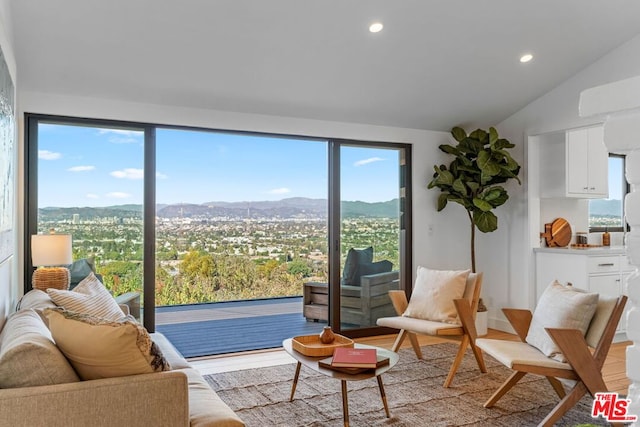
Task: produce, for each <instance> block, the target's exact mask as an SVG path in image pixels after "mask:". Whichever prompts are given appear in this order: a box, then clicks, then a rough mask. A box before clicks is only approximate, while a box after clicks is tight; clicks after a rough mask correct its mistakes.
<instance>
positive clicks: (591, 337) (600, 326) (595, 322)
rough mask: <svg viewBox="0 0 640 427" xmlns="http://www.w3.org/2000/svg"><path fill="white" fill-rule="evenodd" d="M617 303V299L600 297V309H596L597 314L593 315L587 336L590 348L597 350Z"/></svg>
mask: <svg viewBox="0 0 640 427" xmlns="http://www.w3.org/2000/svg"><path fill="white" fill-rule="evenodd" d="M617 302H618V298H617V297H605V296H603V295H600V297H599V298H598V307H597V308H596V312H595V314H594V315H593V319H591V323H590V324H589V329H588V330H587V334H586V335H585V339H586V340H587V344H588V345H589V346H590V347H593V348H595V347H596V346H597V345H598V342H599V341H600V338H601V337H602V334H604V330H605V328H606V327H607V323H608V322H609V318H610V317H611V315H612V314H613V310H614V309H615V308H616V304H617Z"/></svg>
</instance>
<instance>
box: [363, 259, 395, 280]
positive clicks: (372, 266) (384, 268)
mask: <svg viewBox="0 0 640 427" xmlns="http://www.w3.org/2000/svg"><path fill="white" fill-rule="evenodd" d="M392 269H393V263H392V262H391V261H387V260H384V261H378V262H370V263H366V264H360V266H359V268H358V270H357V273H356V275H357V277H356V278H355V280H354V282H355V283H354V285H356V286H358V285H360V286H361V285H362V281H361V278H362V276H369V275H371V274H380V273H388V272H390V271H391V270H392Z"/></svg>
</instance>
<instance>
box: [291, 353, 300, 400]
mask: <svg viewBox="0 0 640 427" xmlns="http://www.w3.org/2000/svg"><path fill="white" fill-rule="evenodd" d="M301 366H302V363H300V362H298V366H296V375H295V376H294V377H293V384H291V397H289V402H293V395H294V394H295V393H296V386H297V385H298V377H299V376H300V367H301Z"/></svg>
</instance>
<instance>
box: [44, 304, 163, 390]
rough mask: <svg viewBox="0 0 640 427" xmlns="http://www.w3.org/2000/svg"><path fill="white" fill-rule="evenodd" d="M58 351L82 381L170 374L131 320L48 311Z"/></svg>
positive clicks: (156, 350) (145, 335)
mask: <svg viewBox="0 0 640 427" xmlns="http://www.w3.org/2000/svg"><path fill="white" fill-rule="evenodd" d="M45 315H46V316H47V318H48V319H49V329H50V330H51V334H52V335H53V339H54V340H55V342H56V344H57V345H58V348H60V350H61V351H62V352H63V353H64V355H65V356H66V357H67V359H69V361H70V362H71V365H73V367H74V369H75V370H76V372H77V373H78V375H79V376H80V378H81V379H83V380H92V379H97V378H111V377H121V376H125V375H135V374H145V373H152V372H159V371H168V370H169V369H170V366H169V363H168V362H167V361H166V359H165V358H164V356H163V355H162V352H161V351H160V348H159V347H158V346H157V345H156V344H155V343H154V342H153V341H152V340H151V337H150V336H149V334H148V333H147V330H146V329H145V328H144V327H143V326H142V325H140V324H139V323H138V322H136V321H135V320H134V319H133V318H131V317H126V318H123V319H122V320H120V321H111V320H108V319H101V318H99V317H95V316H91V315H88V314H82V313H72V312H69V311H66V310H62V309H59V308H58V309H51V308H50V309H47V310H45Z"/></svg>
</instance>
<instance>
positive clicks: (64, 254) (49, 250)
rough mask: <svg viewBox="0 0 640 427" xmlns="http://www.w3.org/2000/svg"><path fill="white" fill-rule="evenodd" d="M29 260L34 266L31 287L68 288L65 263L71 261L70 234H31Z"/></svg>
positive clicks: (44, 288)
mask: <svg viewBox="0 0 640 427" xmlns="http://www.w3.org/2000/svg"><path fill="white" fill-rule="evenodd" d="M31 261H32V264H33V266H34V267H39V268H37V269H36V270H35V271H34V272H33V276H32V279H31V286H32V288H33V289H40V290H43V291H44V290H46V289H47V288H56V289H65V290H66V289H69V279H70V273H69V269H68V268H67V267H66V266H67V265H69V264H71V263H72V262H73V257H72V253H71V235H70V234H53V233H52V234H35V235H33V236H31Z"/></svg>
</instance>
